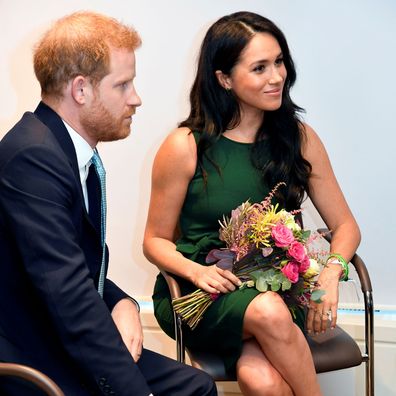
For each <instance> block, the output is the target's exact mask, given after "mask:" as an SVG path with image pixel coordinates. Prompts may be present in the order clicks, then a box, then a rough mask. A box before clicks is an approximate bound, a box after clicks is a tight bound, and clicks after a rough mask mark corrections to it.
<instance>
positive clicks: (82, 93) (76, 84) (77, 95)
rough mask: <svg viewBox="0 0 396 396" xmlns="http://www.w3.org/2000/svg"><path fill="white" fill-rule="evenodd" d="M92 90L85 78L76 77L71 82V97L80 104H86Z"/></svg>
mask: <svg viewBox="0 0 396 396" xmlns="http://www.w3.org/2000/svg"><path fill="white" fill-rule="evenodd" d="M88 90H90V84H89V83H88V80H87V79H86V78H85V77H83V76H77V77H75V78H74V79H73V80H72V82H71V95H72V97H73V99H74V100H75V101H76V102H77V103H78V104H81V105H82V104H85V103H86V101H87V93H88Z"/></svg>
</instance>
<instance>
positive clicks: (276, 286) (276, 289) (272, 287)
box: [271, 281, 281, 292]
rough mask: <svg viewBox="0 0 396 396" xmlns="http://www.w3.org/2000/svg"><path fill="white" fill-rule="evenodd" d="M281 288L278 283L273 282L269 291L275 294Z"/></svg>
mask: <svg viewBox="0 0 396 396" xmlns="http://www.w3.org/2000/svg"><path fill="white" fill-rule="evenodd" d="M280 287H281V284H280V283H279V282H276V281H273V282H272V283H271V290H272V291H274V292H277V291H278V290H279V289H280Z"/></svg>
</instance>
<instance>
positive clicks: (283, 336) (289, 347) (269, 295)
mask: <svg viewBox="0 0 396 396" xmlns="http://www.w3.org/2000/svg"><path fill="white" fill-rule="evenodd" d="M244 337H245V338H246V339H249V338H251V337H253V338H255V339H256V341H257V343H258V344H259V345H260V348H261V349H262V350H263V352H264V355H265V356H266V357H267V359H268V361H269V362H270V364H271V365H272V366H273V367H274V368H275V370H276V371H278V372H279V374H280V375H281V376H282V378H284V380H285V381H286V382H287V383H288V384H289V386H290V388H291V389H292V390H293V392H294V395H295V396H306V395H310V396H321V395H322V392H321V391H320V387H319V383H318V381H317V377H316V373H315V367H314V364H313V360H312V355H311V351H310V350H309V347H308V344H307V341H306V340H305V337H304V335H303V333H302V332H301V330H300V329H299V328H298V326H297V325H296V324H295V323H293V320H292V318H291V315H290V312H289V310H288V308H287V306H286V304H285V303H284V301H283V300H282V298H281V297H280V296H279V295H278V294H277V293H274V292H266V293H262V294H260V295H258V296H257V297H256V298H255V299H254V300H253V301H252V302H251V303H250V304H249V306H248V307H247V309H246V312H245V317H244Z"/></svg>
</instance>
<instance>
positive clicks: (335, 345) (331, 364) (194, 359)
mask: <svg viewBox="0 0 396 396" xmlns="http://www.w3.org/2000/svg"><path fill="white" fill-rule="evenodd" d="M318 231H319V232H321V233H322V234H324V235H325V238H326V239H327V240H328V241H329V242H330V240H331V236H330V234H329V233H326V231H327V230H325V229H319V230H318ZM351 264H352V265H353V266H354V267H355V269H356V272H357V274H358V277H359V281H360V285H361V290H362V293H363V297H364V305H365V313H364V314H365V350H364V353H362V352H361V350H360V348H359V346H358V345H357V343H356V342H355V341H354V339H353V338H352V337H351V336H350V335H349V334H347V333H346V332H345V331H344V330H342V329H341V328H340V327H339V326H336V328H335V329H334V330H333V331H327V332H325V333H323V334H322V333H321V334H318V335H312V336H310V335H309V336H307V341H308V345H309V347H310V349H311V353H312V356H313V361H314V364H315V369H316V372H317V373H324V372H329V371H334V370H341V369H346V368H350V367H354V366H359V365H360V364H362V363H363V362H364V363H365V365H366V370H365V382H366V384H365V389H366V392H365V394H366V396H374V308H373V296H372V287H371V281H370V277H369V273H368V271H367V268H366V266H365V264H364V262H363V260H362V259H361V258H360V257H359V256H358V255H357V254H355V255H354V256H353V258H352V259H351ZM161 272H162V274H163V276H164V277H165V279H166V282H167V284H168V287H169V290H170V294H171V297H172V299H173V298H177V297H180V296H181V294H180V288H179V285H178V283H177V281H176V279H175V278H174V277H173V276H172V275H171V274H169V273H167V272H165V271H161ZM174 322H175V340H176V353H177V360H178V361H180V362H184V361H185V350H187V353H188V355H189V357H190V360H191V364H192V366H194V367H197V368H200V369H202V370H204V371H206V372H207V373H208V374H210V375H211V376H212V377H213V379H214V380H215V381H236V377H233V376H230V375H228V374H227V373H226V371H225V367H224V364H223V361H222V359H221V357H220V356H219V355H216V354H215V353H212V352H207V351H202V350H200V349H195V348H194V349H193V348H185V346H184V343H183V330H182V320H181V318H180V316H179V315H178V314H176V313H175V312H174Z"/></svg>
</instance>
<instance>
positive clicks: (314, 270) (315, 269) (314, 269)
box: [304, 258, 320, 279]
mask: <svg viewBox="0 0 396 396" xmlns="http://www.w3.org/2000/svg"><path fill="white" fill-rule="evenodd" d="M319 271H320V268H319V264H318V262H317V261H316V260H315V259H312V258H311V259H309V268H308V269H307V271H306V272H305V274H304V278H305V279H309V278H313V277H314V276H316V275H318V274H319Z"/></svg>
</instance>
